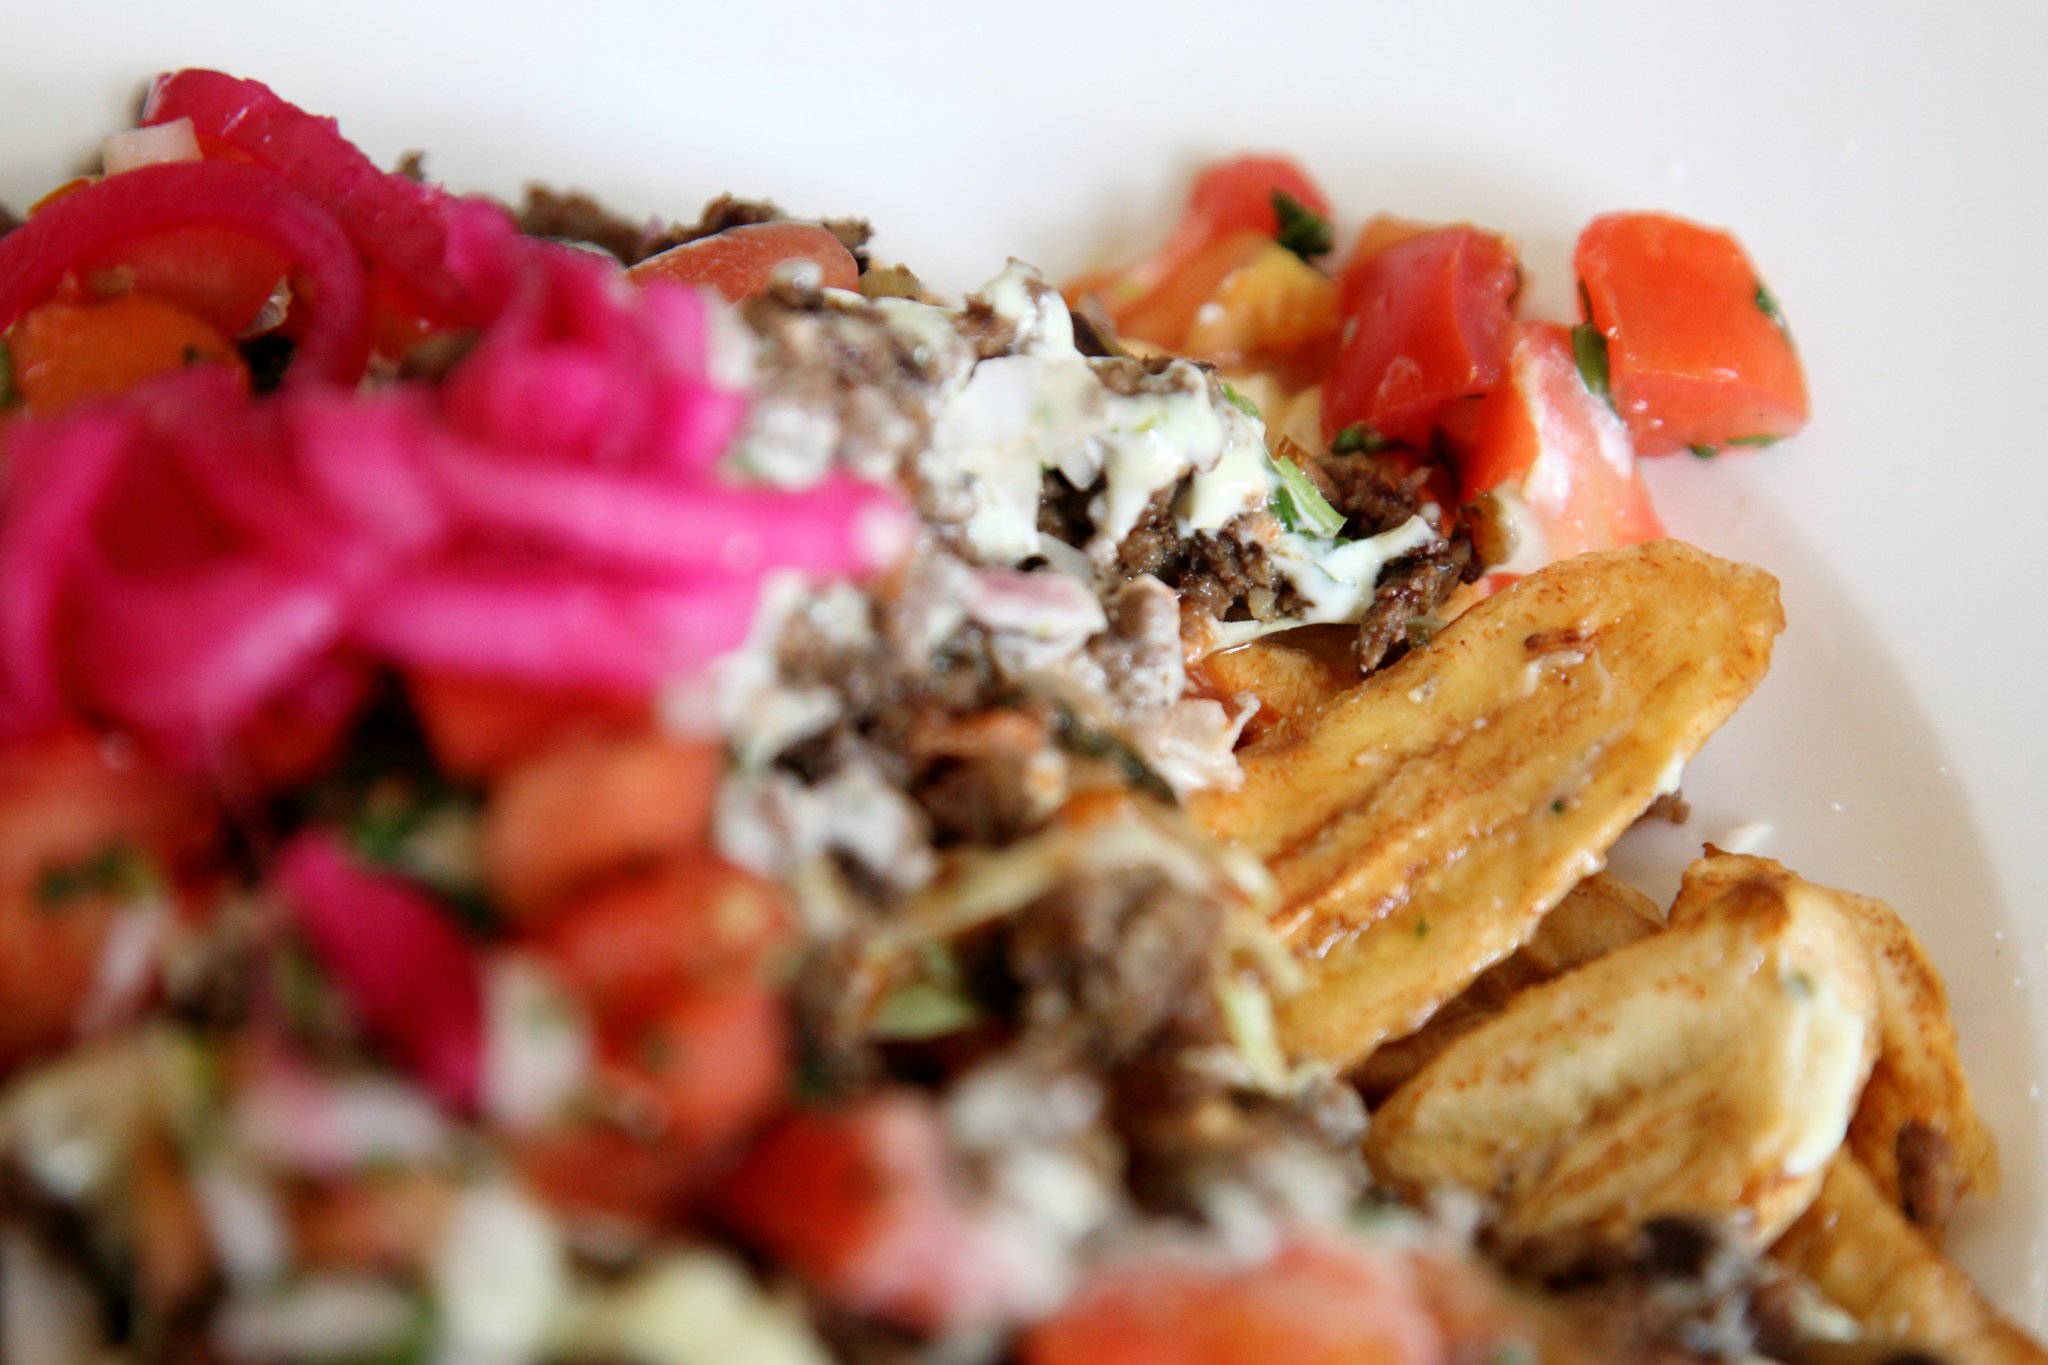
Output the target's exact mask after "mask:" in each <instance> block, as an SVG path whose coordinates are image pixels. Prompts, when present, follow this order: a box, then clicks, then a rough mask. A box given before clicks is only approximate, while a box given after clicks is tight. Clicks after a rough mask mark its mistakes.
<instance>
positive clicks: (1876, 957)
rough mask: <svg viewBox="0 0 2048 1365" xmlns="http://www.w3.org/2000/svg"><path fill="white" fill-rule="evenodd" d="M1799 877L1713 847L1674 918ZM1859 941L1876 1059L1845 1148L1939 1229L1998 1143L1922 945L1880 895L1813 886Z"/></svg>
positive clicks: (1984, 1187)
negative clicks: (1737, 892) (1752, 884)
mask: <svg viewBox="0 0 2048 1365" xmlns="http://www.w3.org/2000/svg"><path fill="white" fill-rule="evenodd" d="M1753 880H1762V881H1768V882H1783V881H1787V880H1795V881H1796V880H1797V878H1795V877H1794V876H1793V874H1792V873H1790V872H1788V871H1787V870H1786V869H1785V868H1784V867H1783V866H1781V865H1780V864H1778V863H1775V862H1773V861H1771V860H1770V859H1768V858H1747V857H1737V856H1735V855H1732V854H1718V853H1717V854H1714V855H1713V856H1710V857H1707V858H1703V859H1701V860H1700V861H1699V862H1698V863H1695V864H1694V865H1693V867H1692V868H1691V869H1689V870H1688V871H1687V873H1686V878H1685V889H1684V890H1683V891H1681V892H1680V894H1679V898H1678V901H1677V902H1676V903H1675V904H1674V905H1673V906H1672V918H1673V920H1674V921H1681V920H1683V919H1684V918H1686V917H1687V916H1688V915H1689V914H1691V913H1693V911H1694V908H1695V907H1697V906H1699V905H1703V904H1708V903H1711V901H1712V900H1713V899H1714V898H1715V897H1717V896H1719V895H1723V894H1726V889H1727V888H1728V887H1731V886H1734V885H1736V884H1739V883H1741V882H1744V881H1753ZM1814 891H1815V892H1816V893H1817V894H1819V895H1822V896H1825V897H1827V898H1828V899H1829V901H1830V903H1831V904H1832V905H1833V906H1834V907H1835V909H1836V911H1837V913H1839V914H1840V915H1841V916H1842V917H1843V919H1844V921H1845V922H1846V923H1847V924H1848V925H1849V926H1850V928H1851V930H1852V931H1853V932H1854V933H1855V934H1856V936H1857V937H1858V939H1859V940H1860V941H1861V942H1862V944H1863V946H1864V950H1865V952H1866V953H1867V954H1868V956H1869V960H1870V965H1871V970H1872V974H1873V976H1874V977H1875V980H1876V982H1877V994H1878V1055H1877V1065H1876V1067H1875V1068H1874V1069H1873V1070H1872V1071H1871V1073H1870V1083H1869V1084H1868V1085H1867V1086H1865V1087H1864V1090H1863V1098H1862V1099H1861V1100H1860V1101H1859V1102H1858V1103H1857V1106H1856V1117H1855V1118H1854V1120H1852V1121H1851V1123H1850V1125H1849V1147H1850V1150H1852V1151H1853V1152H1855V1154H1856V1158H1857V1160H1858V1161H1859V1162H1860V1163H1861V1164H1862V1166H1863V1168H1864V1170H1865V1171H1866V1172H1868V1174H1869V1176H1870V1177H1871V1179H1872V1180H1874V1181H1875V1182H1876V1184H1877V1187H1878V1189H1879V1190H1881V1191H1882V1192H1883V1194H1884V1196H1885V1198H1887V1199H1888V1200H1890V1201H1891V1202H1892V1203H1893V1204H1894V1205H1896V1206H1897V1207H1898V1208H1900V1209H1902V1210H1904V1212H1905V1214H1906V1216H1907V1217H1908V1218H1909V1219H1911V1220H1912V1222H1913V1223H1915V1224H1916V1225H1917V1226H1919V1227H1920V1228H1921V1229H1922V1230H1923V1231H1925V1232H1928V1233H1929V1234H1931V1235H1933V1236H1935V1237H1937V1238H1938V1237H1939V1236H1940V1234H1941V1233H1942V1232H1943V1231H1944V1230H1945V1229H1946V1228H1947V1226H1948V1220H1949V1215H1950V1214H1951V1213H1952V1212H1953V1211H1954V1209H1955V1205H1956V1201H1957V1200H1959V1199H1960V1198H1962V1197H1963V1196H1964V1195H1965V1194H1972V1193H1974V1194H1979V1195H1989V1194H1993V1193H1995V1192H1996V1191H1997V1189H1998V1180H1999V1173H1998V1147H1997V1143H1996V1141H1995V1140H1994V1139H1993V1137H1992V1134H1991V1131H1990V1129H1989V1128H1988V1127H1987V1126H1986V1124H1985V1123H1984V1120H1983V1118H1982V1116H1981V1115H1980V1114H1979V1113H1978V1111H1977V1103H1976V1098H1975V1096H1974V1095H1973V1094H1972V1092H1971V1089H1970V1081H1969V1078H1968V1077H1967V1076H1966V1075H1964V1073H1963V1063H1962V1057H1961V1055H1960V1054H1959V1053H1958V1051H1957V1045H1956V1026H1955V1021H1954V1020H1953V1019H1951V1018H1950V1017H1949V1009H1948V991H1947V989H1946V987H1944V986H1943V985H1942V981H1941V974H1940V973H1939V972H1937V971H1936V970H1935V967H1934V964H1933V963H1932V962H1931V961H1929V960H1928V957H1927V952H1926V949H1924V948H1923V947H1922V946H1921V944H1920V940H1919V938H1918V937H1917V936H1915V935H1914V933H1913V931H1912V930H1911V929H1910V928H1908V927H1907V926H1906V923H1905V921H1903V920H1901V919H1900V918H1899V917H1898V914H1897V913H1896V912H1894V911H1893V910H1892V908H1891V907H1890V906H1888V905H1886V904H1885V903H1884V902H1883V901H1880V900H1874V899H1872V898H1870V897H1868V896H1858V895H1852V894H1850V893H1849V892H1846V891H1834V890H1830V889H1828V888H1825V887H1815V888H1814Z"/></svg>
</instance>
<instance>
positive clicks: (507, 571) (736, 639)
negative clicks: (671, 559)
mask: <svg viewBox="0 0 2048 1365" xmlns="http://www.w3.org/2000/svg"><path fill="white" fill-rule="evenodd" d="M758 590H759V580H757V579H756V578H754V577H752V576H751V575H748V576H734V575H728V574H717V573H710V572H703V573H697V574H693V575H691V576H690V577H689V579H688V580H687V581H685V582H682V583H677V584H662V583H646V582H635V581H632V580H630V579H627V580H619V579H611V580H607V579H605V578H603V577H601V576H600V574H599V573H598V571H597V570H596V569H594V568H593V567H592V566H589V565H585V564H574V565H568V566H564V567H563V568H561V569H559V570H555V571H541V570H533V569H525V570H521V569H516V568H509V567H506V566H503V565H498V564H490V565H473V566H464V565H460V564H451V565H443V566H437V567H436V568H434V569H432V570H422V571H419V572H415V573H411V574H408V575H406V576H405V577H403V578H398V579H394V580H392V581H391V582H390V583H388V584H386V585H385V587H384V588H383V589H382V591H380V592H378V593H376V594H375V595H374V596H373V597H371V598H370V600H368V601H366V602H365V603H364V604H363V607H362V610H361V612H360V614H359V615H358V617H357V619H356V638H357V640H358V641H359V642H360V643H362V644H364V645H366V646H368V647H369V648H371V649H373V650H376V651H378V652H381V653H383V654H385V655H386V656H388V657H390V658H393V659H396V660H398V661H399V662H401V663H405V664H412V665H425V666H429V667H441V668H447V669H452V670H456V671H460V672H467V673H475V674H481V675H484V676H487V677H502V678H511V679H519V680H523V681H531V682H542V683H559V684H561V685H563V686H566V687H590V688H596V689H604V690H613V691H619V692H633V693H644V692H645V691H646V690H647V689H648V688H649V687H650V686H652V685H654V684H656V683H658V682H660V681H662V680H663V679H666V678H670V677H674V676H676V675H678V674H682V673H685V672H688V671H690V670H693V669H696V668H698V667H701V666H702V665H704V664H707V663H709V662H710V661H711V660H712V659H714V658H716V657H717V656H718V655H720V654H722V653H724V652H725V651H726V650H728V649H731V648H732V647H733V646H735V645H737V644H739V643H740V641H741V640H743V639H744V638H745V637H746V632H747V627H748V625H749V623H750V621H751V619H752V616H753V611H754V603H755V598H756V597H757V595H758Z"/></svg>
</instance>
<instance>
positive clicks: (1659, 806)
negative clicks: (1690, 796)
mask: <svg viewBox="0 0 2048 1365" xmlns="http://www.w3.org/2000/svg"><path fill="white" fill-rule="evenodd" d="M1690 819H1692V803H1691V802H1689V801H1687V800H1686V799H1685V793H1684V792H1660V793H1658V796H1657V799H1656V800H1654V801H1652V802H1651V803H1650V804H1649V806H1648V808H1647V809H1645V810H1644V811H1643V813H1642V814H1641V815H1639V816H1637V817H1636V820H1637V822H1638V823H1641V822H1642V821H1645V820H1662V821H1664V822H1665V823H1667V824H1672V825H1682V824H1684V823H1685V822H1686V821H1688V820H1690Z"/></svg>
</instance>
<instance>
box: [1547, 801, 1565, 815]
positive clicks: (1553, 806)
mask: <svg viewBox="0 0 2048 1365" xmlns="http://www.w3.org/2000/svg"><path fill="white" fill-rule="evenodd" d="M1564 812H1565V804H1564V798H1563V797H1562V796H1560V797H1558V798H1557V800H1555V801H1553V802H1551V803H1550V813H1551V814H1552V815H1563V814H1564Z"/></svg>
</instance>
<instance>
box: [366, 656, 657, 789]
mask: <svg viewBox="0 0 2048 1365" xmlns="http://www.w3.org/2000/svg"><path fill="white" fill-rule="evenodd" d="M405 687H406V695H407V697H408V698H409V699H410V700H411V702H412V707H413V713H414V714H415V715H416V716H418V717H419V722H420V726H421V728H422V729H424V730H425V731H426V734H427V744H428V746H429V747H430V748H432V749H433V751H434V760H435V762H437V763H439V764H440V765H441V769H442V771H443V772H446V773H447V774H448V775H449V776H451V777H457V778H462V779H464V780H466V781H474V780H476V779H479V778H487V777H492V776H495V775H496V774H498V773H500V772H502V771H504V770H505V769H507V768H509V767H511V766H512V765H514V764H516V763H518V762H520V761H521V760H523V759H527V758H531V757H533V756H534V755H535V754H538V753H540V752H541V751H543V750H545V749H550V748H553V747H555V746H556V745H558V744H561V743H562V742H564V741H565V740H566V739H568V738H569V737H570V736H572V735H580V734H611V733H617V732H621V731H628V730H638V729H642V728H644V727H645V725H646V723H647V721H648V719H649V707H648V704H647V703H646V702H645V701H644V700H641V699H638V698H626V697H621V696H617V695H614V694H611V693H591V692H581V691H577V690H575V689H571V688H560V687H543V686H540V685H538V684H534V683H524V682H517V681H513V680H510V679H504V678H482V677H475V676H472V675H468V674H456V673H445V672H440V671H436V670H431V669H422V670H418V671H415V672H413V673H410V674H408V675H407V676H406V680H405Z"/></svg>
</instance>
